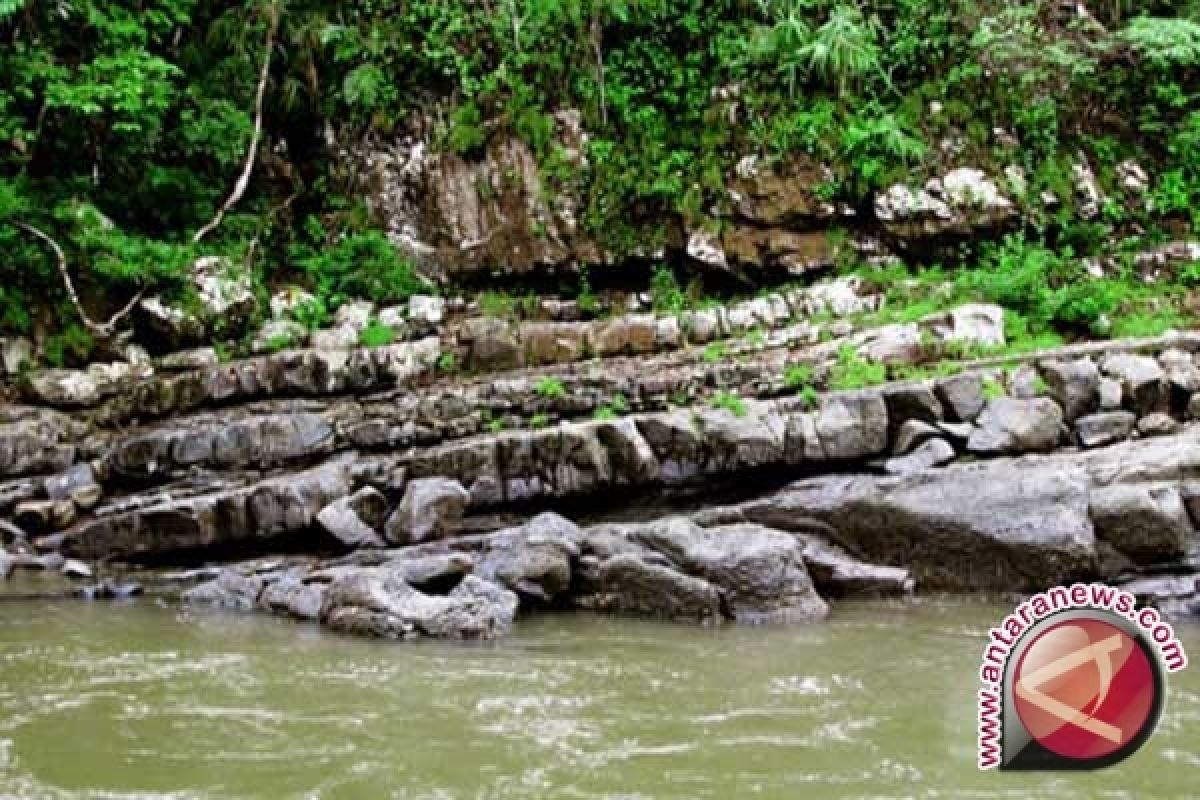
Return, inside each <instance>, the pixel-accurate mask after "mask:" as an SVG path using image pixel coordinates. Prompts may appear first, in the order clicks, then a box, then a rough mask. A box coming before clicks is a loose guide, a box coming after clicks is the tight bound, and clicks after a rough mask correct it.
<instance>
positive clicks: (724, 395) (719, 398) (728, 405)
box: [708, 390, 749, 417]
mask: <svg viewBox="0 0 1200 800" xmlns="http://www.w3.org/2000/svg"><path fill="white" fill-rule="evenodd" d="M708 402H709V405H711V406H712V407H713V408H719V409H723V410H725V411H728V412H729V413H731V414H733V415H734V416H735V417H744V416H746V414H747V413H749V409H748V408H747V407H746V401H745V400H743V399H742V398H740V397H738V396H737V395H736V394H734V393H733V392H730V391H726V390H721V391H719V392H717V393H716V394H714V395H713V396H712V398H711V399H710V400H709V401H708Z"/></svg>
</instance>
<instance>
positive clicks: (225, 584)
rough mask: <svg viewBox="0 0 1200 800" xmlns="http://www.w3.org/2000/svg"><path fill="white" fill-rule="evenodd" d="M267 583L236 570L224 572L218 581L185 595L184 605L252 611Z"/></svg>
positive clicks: (193, 589) (205, 584) (197, 587)
mask: <svg viewBox="0 0 1200 800" xmlns="http://www.w3.org/2000/svg"><path fill="white" fill-rule="evenodd" d="M265 585H266V581H265V580H263V578H261V577H258V576H256V575H245V574H243V573H242V572H240V571H239V570H236V569H226V570H222V571H221V574H220V576H218V577H217V579H216V580H213V581H209V582H207V583H202V584H200V585H199V586H196V587H194V588H192V589H188V590H187V591H186V592H184V593H183V596H182V599H183V602H184V605H189V606H202V607H207V608H215V609H221V610H226V611H250V610H252V609H253V608H254V607H255V605H257V603H258V595H259V594H260V593H261V592H262V590H263V587H264V586H265Z"/></svg>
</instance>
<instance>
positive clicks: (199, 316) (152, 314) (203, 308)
mask: <svg viewBox="0 0 1200 800" xmlns="http://www.w3.org/2000/svg"><path fill="white" fill-rule="evenodd" d="M191 288H192V290H193V293H194V297H195V300H196V302H195V304H194V308H193V307H188V308H181V307H177V306H173V305H170V304H169V303H167V302H166V301H165V300H164V299H163V298H162V297H159V296H157V295H155V296H152V297H147V298H145V299H143V300H141V301H140V302H139V304H138V318H139V320H140V322H141V323H142V324H143V325H144V326H146V327H148V328H149V329H150V330H151V332H152V333H153V334H154V336H153V337H152V338H150V339H148V341H152V342H154V343H155V344H159V345H166V348H163V349H169V348H171V347H179V346H182V345H185V344H189V343H196V342H199V341H201V340H203V339H204V338H206V337H207V336H208V335H209V334H210V333H212V332H214V331H220V332H221V333H222V334H225V335H229V334H233V333H236V332H238V331H240V330H241V328H242V327H243V326H244V325H245V324H246V323H247V322H248V321H249V320H250V319H251V318H252V317H253V315H254V313H255V311H256V310H257V308H258V297H257V295H256V294H255V292H254V278H253V275H252V274H251V273H250V271H249V270H246V269H243V268H240V267H237V266H235V265H234V264H233V262H232V261H230V260H229V259H227V258H224V257H221V256H201V257H200V258H197V259H196V260H195V261H194V262H192V266H191Z"/></svg>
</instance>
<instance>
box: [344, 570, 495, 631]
mask: <svg viewBox="0 0 1200 800" xmlns="http://www.w3.org/2000/svg"><path fill="white" fill-rule="evenodd" d="M516 613H517V596H516V595H515V594H513V593H512V592H510V591H508V590H506V589H502V588H500V587H499V586H497V585H496V584H494V583H489V582H487V581H484V580H481V579H479V578H476V577H474V576H472V575H468V576H467V577H465V578H463V580H462V582H461V583H459V584H458V586H456V587H455V588H454V589H453V590H451V591H450V593H449V594H447V595H444V596H443V595H431V594H426V593H425V592H422V591H420V590H418V589H415V588H413V586H411V585H410V584H409V583H408V582H407V581H405V580H404V576H403V574H401V573H399V572H397V571H395V570H391V569H387V568H373V569H372V568H366V569H360V570H353V571H351V572H349V573H348V574H346V575H344V576H343V577H341V578H339V579H337V580H335V581H333V582H332V583H331V584H330V585H329V588H328V589H326V590H325V595H324V599H323V602H322V605H321V612H320V620H321V623H322V624H323V625H325V626H326V627H328V628H330V629H331V630H335V631H339V632H342V633H352V634H356V635H359V636H371V637H376V638H383V639H416V638H420V637H429V638H435V639H494V638H496V637H498V636H503V635H504V634H506V633H508V631H509V630H510V629H511V628H512V623H513V618H514V617H515V616H516Z"/></svg>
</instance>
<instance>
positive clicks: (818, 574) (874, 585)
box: [799, 535, 915, 598]
mask: <svg viewBox="0 0 1200 800" xmlns="http://www.w3.org/2000/svg"><path fill="white" fill-rule="evenodd" d="M799 538H800V539H801V541H803V542H804V563H805V565H807V567H808V573H809V575H811V576H812V581H813V584H814V585H815V586H816V587H817V589H818V590H819V591H820V593H821V594H822V595H823V596H825V597H838V598H841V597H849V596H867V597H880V596H890V595H908V594H912V591H913V588H914V584H915V581H913V579H912V576H911V575H910V574H909V572H908V570H906V569H903V568H900V567H881V566H879V565H877V564H867V563H865V562H863V561H859V560H858V559H857V558H854V557H853V556H851V555H850V554H849V553H847V552H846V551H845V550H843V549H841V548H840V547H837V546H836V545H832V544H830V543H829V542H826V541H824V540H823V539H821V538H819V537H816V536H804V535H800V537H799Z"/></svg>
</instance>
